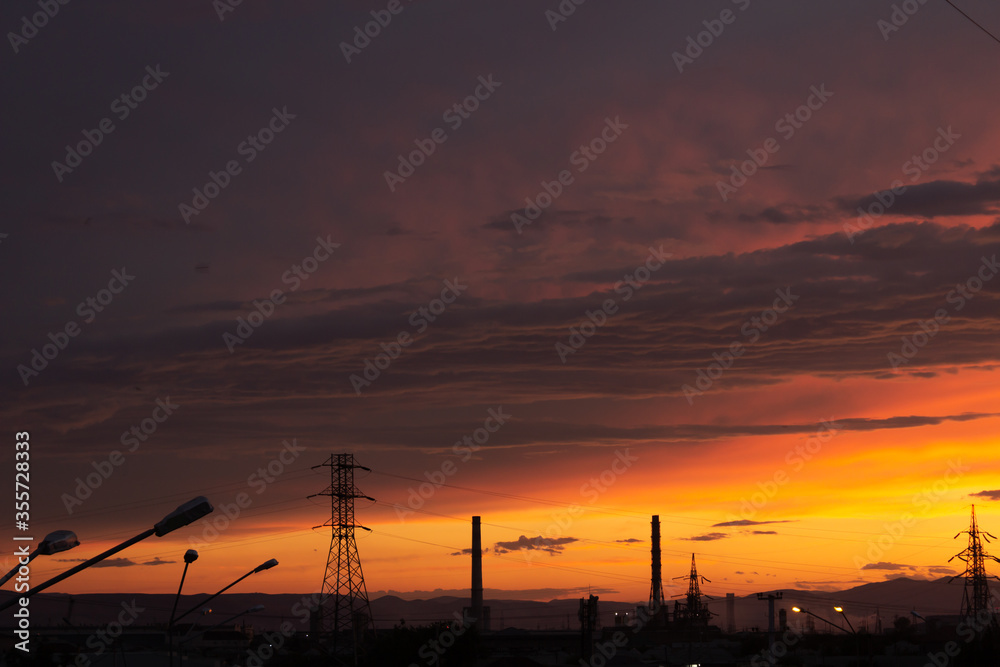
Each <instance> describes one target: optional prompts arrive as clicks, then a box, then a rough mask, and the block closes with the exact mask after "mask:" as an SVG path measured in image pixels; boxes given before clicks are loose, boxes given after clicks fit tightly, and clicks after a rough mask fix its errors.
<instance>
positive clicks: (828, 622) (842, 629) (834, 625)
mask: <svg viewBox="0 0 1000 667" xmlns="http://www.w3.org/2000/svg"><path fill="white" fill-rule="evenodd" d="M792 611H794V612H795V613H796V614H809V615H810V616H812V617H813V618H818V619H819V620H821V621H823V622H824V623H827V624H829V625H832V626H833V627H835V628H837V629H838V630H840V631H841V632H847V630H846V629H845V628H843V627H841V626H839V625H837V624H836V623H834V622H833V621H828V620H826V619H825V618H823V617H822V616H817V615H816V614H814V613H812V612H811V611H809V610H808V609H803V608H801V607H792Z"/></svg>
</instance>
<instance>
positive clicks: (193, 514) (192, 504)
mask: <svg viewBox="0 0 1000 667" xmlns="http://www.w3.org/2000/svg"><path fill="white" fill-rule="evenodd" d="M214 509H215V508H214V507H212V503H210V502H208V499H207V498H205V496H198V497H197V498H193V499H192V500H189V501H187V502H186V503H184V504H183V505H181V506H180V507H178V508H177V509H175V510H174V511H173V512H171V513H170V514H168V515H167V516H165V517H163V518H162V519H160V521H159V522H157V523H156V524H155V525H154V526H153V527H152V528H148V529H146V530H144V531H142V532H141V533H139V534H138V535H136V536H135V537H132V538H129V539H127V540H125V541H124V542H122V543H121V544H119V545H117V546H114V547H111V548H110V549H108V550H107V551H105V552H104V553H101V554H98V555H96V556H94V557H93V558H91V559H90V560H87V561H84V562H82V563H80V564H79V565H77V566H76V567H72V568H70V569H68V570H66V571H65V572H63V573H62V574H59V575H56V576H55V577H52V578H51V579H49V580H48V581H46V582H43V583H41V584H39V585H38V586H35V587H34V588H32V589H31V590H30V591H28V592H27V593H25V594H24V595H22V596H20V598H18V597H17V596H14V597H12V598H11V599H10V600H7V602H5V603H3V604H0V611H3V610H4V609H7V608H8V607H12V606H13V605H14V604H16V603H17V602H18V600H19V599H24V598H28V597H31V596H32V595H34V594H35V593H41V592H42V591H44V590H45V589H46V588H49V587H50V586H54V585H56V584H58V583H59V582H60V581H62V580H64V579H68V578H69V577H72V576H73V575H74V574H76V573H77V572H80V571H81V570H85V569H86V568H88V567H90V566H91V565H93V564H95V563H99V562H101V561H102V560H104V559H105V558H107V557H108V556H113V555H115V554H116V553H118V552H119V551H122V550H123V549H127V548H128V547H130V546H132V545H133V544H135V543H136V542H141V541H142V540H144V539H146V538H147V537H149V536H150V535H156V536H157V537H163V536H164V535H166V534H167V533H169V532H171V531H174V530H177V529H178V528H183V527H184V526H186V525H188V524H189V523H192V522H194V521H197V520H198V519H200V518H201V517H203V516H205V515H206V514H208V513H210V512H211V511H212V510H214Z"/></svg>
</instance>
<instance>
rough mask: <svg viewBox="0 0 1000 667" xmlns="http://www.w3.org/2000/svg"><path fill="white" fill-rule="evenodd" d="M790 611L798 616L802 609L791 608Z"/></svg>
mask: <svg viewBox="0 0 1000 667" xmlns="http://www.w3.org/2000/svg"><path fill="white" fill-rule="evenodd" d="M792 611H794V612H795V613H796V614H798V613H800V612H801V611H802V609H800V608H799V607H792Z"/></svg>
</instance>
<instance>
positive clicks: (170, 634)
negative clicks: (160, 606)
mask: <svg viewBox="0 0 1000 667" xmlns="http://www.w3.org/2000/svg"><path fill="white" fill-rule="evenodd" d="M196 560H198V552H197V551H195V550H194V549H188V550H187V551H185V552H184V572H182V573H181V584H180V586H178V587H177V595H176V596H175V597H174V608H173V609H171V610H170V621H169V622H168V623H167V638H168V640H169V644H170V664H171V665H173V664H174V616H175V615H176V614H177V603H178V602H180V601H181V589H182V588H184V578H185V577H186V576H187V573H188V565H190V564H191V563H193V562H195V561H196Z"/></svg>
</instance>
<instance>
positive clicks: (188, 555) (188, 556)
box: [184, 549, 198, 563]
mask: <svg viewBox="0 0 1000 667" xmlns="http://www.w3.org/2000/svg"><path fill="white" fill-rule="evenodd" d="M196 560H198V552H197V551H195V550H194V549H188V550H187V551H185V552H184V562H185V563H193V562H195V561H196Z"/></svg>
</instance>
